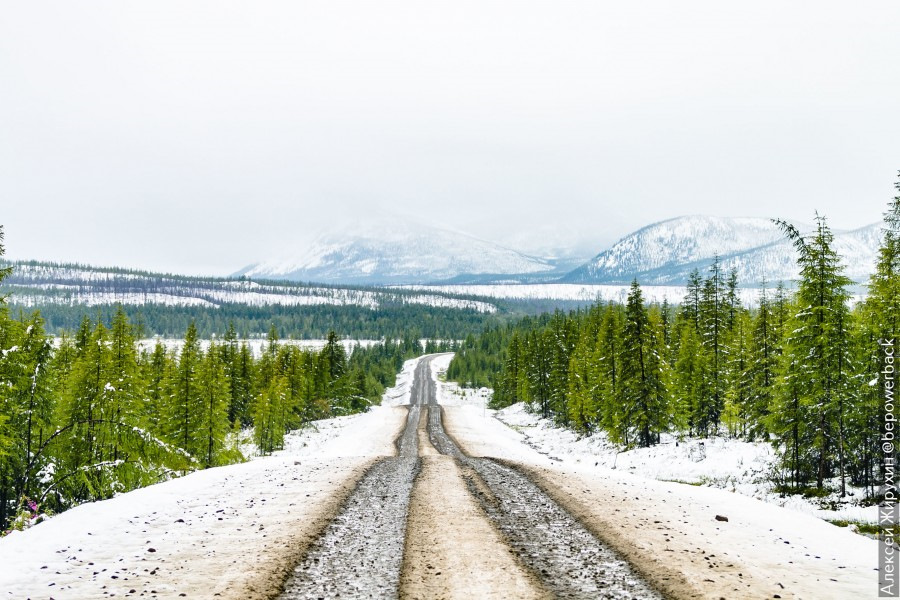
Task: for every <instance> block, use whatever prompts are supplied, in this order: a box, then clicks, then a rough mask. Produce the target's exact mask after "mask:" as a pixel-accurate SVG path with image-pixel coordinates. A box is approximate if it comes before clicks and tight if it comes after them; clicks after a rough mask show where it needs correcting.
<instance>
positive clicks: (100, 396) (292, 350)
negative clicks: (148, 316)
mask: <svg viewBox="0 0 900 600" xmlns="http://www.w3.org/2000/svg"><path fill="white" fill-rule="evenodd" d="M2 252H3V247H2V230H0V255H2ZM8 274H9V270H8V269H6V270H3V271H0V278H2V277H4V276H6V275H8ZM137 337H138V336H137V331H136V328H135V325H134V324H133V323H132V322H131V321H130V320H129V318H128V315H127V314H126V313H125V311H124V310H123V309H122V308H121V307H119V308H118V309H116V310H115V312H114V313H113V314H112V315H110V316H109V318H108V321H106V320H104V319H103V318H102V315H101V318H97V319H94V320H92V319H90V318H84V319H83V320H82V322H81V324H80V325H79V327H78V328H77V329H75V330H74V331H73V332H71V333H64V334H63V335H62V336H61V337H59V338H51V337H50V336H49V335H48V334H47V333H46V331H45V324H44V319H43V318H42V316H41V314H40V312H34V313H33V314H30V315H20V316H19V317H18V318H13V317H12V316H11V315H10V314H9V310H8V308H7V306H6V304H5V302H0V532H2V531H5V530H7V529H9V528H11V527H17V526H18V525H21V522H22V521H27V520H29V519H33V518H34V516H35V514H37V513H39V512H40V513H48V514H49V513H53V512H59V511H63V510H65V509H67V508H69V507H72V506H74V505H77V504H79V503H81V502H86V501H93V500H100V499H104V498H109V497H111V496H113V495H115V494H117V493H120V492H126V491H128V490H132V489H135V488H139V487H142V486H145V485H149V484H152V483H156V482H159V481H163V480H166V479H169V478H171V477H175V476H178V475H182V474H185V473H187V472H190V471H193V470H196V469H203V468H207V467H213V466H218V465H224V464H229V463H234V462H239V461H243V460H245V457H244V455H243V454H242V452H241V450H240V448H239V441H240V439H241V436H240V432H241V431H242V429H244V428H249V427H252V432H253V442H254V443H255V446H256V448H257V449H258V451H259V452H261V453H263V454H267V453H271V452H273V451H275V450H278V449H280V448H281V447H282V446H283V444H284V436H285V434H286V433H287V432H290V431H292V430H296V429H299V428H301V427H303V426H304V425H305V424H307V423H309V422H310V421H313V420H315V419H321V418H324V417H329V416H339V415H346V414H351V413H354V412H359V411H363V410H366V409H367V408H368V407H369V406H370V405H371V404H372V403H378V402H380V397H381V394H382V392H383V391H384V388H385V387H386V386H390V385H393V383H394V380H395V377H396V374H397V372H398V371H399V370H400V367H401V366H402V364H403V361H404V360H405V359H407V358H410V357H412V356H415V355H418V354H421V353H422V351H423V348H422V346H421V344H420V342H419V340H418V337H417V336H413V335H409V336H406V337H405V338H402V339H398V340H392V339H387V340H385V341H384V342H383V343H380V344H375V345H372V346H368V347H359V346H357V347H354V348H353V349H352V351H351V352H348V351H347V350H346V349H345V346H344V344H342V343H341V340H340V339H339V338H338V336H337V334H336V333H335V332H333V331H332V332H330V333H329V334H328V336H327V342H326V344H325V345H324V347H323V348H322V349H321V350H319V351H313V350H309V349H302V348H300V347H298V346H296V345H293V344H288V343H279V340H278V334H277V330H276V328H275V327H274V326H272V328H271V329H270V333H269V336H268V343H267V344H266V345H265V346H264V348H263V350H262V352H261V353H260V355H258V356H254V354H253V353H252V352H251V350H250V348H249V346H248V345H247V344H246V343H245V342H241V341H240V340H239V339H238V335H237V333H236V331H235V328H234V326H230V327H228V328H227V329H226V330H225V331H224V332H223V335H221V336H220V337H219V338H218V339H217V340H213V341H212V342H210V343H201V339H200V337H199V335H198V331H197V327H196V326H195V325H194V324H193V323H191V324H189V325H188V327H187V331H186V332H185V335H184V340H183V343H182V344H181V346H180V349H179V350H178V351H176V350H175V349H174V348H172V349H170V348H167V347H166V346H165V345H163V344H162V343H161V342H157V343H156V344H155V345H154V346H152V347H144V346H142V345H141V344H139V343H138V339H137ZM425 349H427V350H428V351H432V352H434V351H437V350H439V349H442V347H440V346H438V345H435V344H433V343H429V345H428V347H426V348H425ZM246 431H250V429H246Z"/></svg>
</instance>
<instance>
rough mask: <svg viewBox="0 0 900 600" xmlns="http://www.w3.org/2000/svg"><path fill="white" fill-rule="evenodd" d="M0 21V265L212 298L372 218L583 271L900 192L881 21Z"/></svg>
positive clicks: (115, 17) (889, 6)
mask: <svg viewBox="0 0 900 600" xmlns="http://www.w3.org/2000/svg"><path fill="white" fill-rule="evenodd" d="M0 15H2V16H0V224H2V225H3V226H4V228H5V231H6V237H7V240H6V244H7V254H8V256H10V257H14V258H40V259H55V260H78V261H85V262H90V263H95V264H103V265H120V266H134V267H145V268H155V269H166V270H170V271H176V272H185V273H211V274H227V273H230V272H232V271H235V270H237V269H238V268H240V267H242V266H244V265H245V264H248V263H250V262H253V261H255V260H258V259H261V258H265V257H266V256H269V255H271V254H273V253H275V254H278V253H283V251H284V249H285V248H292V247H295V248H298V249H302V248H303V247H304V244H306V243H308V242H309V241H310V238H311V237H313V236H314V235H315V234H316V233H317V232H318V231H319V230H320V229H321V228H322V227H323V226H328V225H333V224H334V223H340V222H341V221H342V220H343V219H345V218H347V216H348V215H351V216H353V217H360V216H365V215H366V214H369V213H370V212H376V211H378V212H380V211H385V210H388V211H393V212H395V213H398V214H405V213H410V214H414V215H415V217H416V218H417V219H418V220H424V221H428V222H435V223H444V224H446V225H448V226H450V227H452V228H456V229H461V230H465V231H468V232H470V233H473V234H475V235H478V236H481V237H486V238H489V239H493V240H495V241H501V242H503V241H506V242H509V241H510V240H513V241H515V243H518V244H519V245H523V246H529V245H530V246H532V248H538V247H539V246H540V245H541V244H544V243H546V242H548V241H549V242H552V241H554V240H556V239H559V238H562V237H563V236H564V235H571V237H572V239H573V240H582V241H584V240H587V241H588V242H589V243H590V244H593V245H599V246H601V247H597V248H596V249H595V250H596V251H599V250H602V249H603V248H602V246H603V245H605V244H609V243H611V242H613V241H614V240H615V239H616V238H618V237H620V236H622V235H624V234H627V233H629V232H630V231H631V230H633V229H636V228H638V227H640V226H643V225H646V224H648V223H650V222H654V221H659V220H662V219H665V218H669V217H674V216H678V215H682V214H692V213H702V214H715V215H725V216H745V215H750V216H766V217H769V216H782V217H787V218H795V219H801V220H807V221H808V220H810V218H811V217H812V214H813V211H815V210H818V211H819V212H821V213H824V214H825V215H827V216H828V217H829V218H830V219H831V223H832V225H833V226H834V227H836V228H852V227H857V226H862V225H865V224H868V223H871V222H874V221H877V220H879V219H880V217H881V213H882V211H883V210H884V208H885V206H886V203H887V202H888V201H889V200H890V198H891V197H892V196H893V195H894V189H893V184H894V182H895V181H896V177H897V170H898V169H900V35H898V29H897V27H898V23H900V2H897V1H896V0H885V1H882V2H866V1H857V2H830V1H822V0H819V1H815V2H785V1H783V0H779V1H777V2H761V1H759V0H754V1H752V2H722V1H721V0H712V1H709V2H691V1H679V2H673V1H670V0H666V1H646V0H644V1H641V2H622V1H620V2H602V1H599V0H593V1H589V2H574V1H569V2H566V1H559V0H553V1H547V2H533V1H525V0H510V1H508V2H490V1H486V0H477V1H473V2H469V1H465V0H452V1H447V2H437V1H433V0H429V1H427V2H422V1H421V0H414V1H409V2H388V1H384V0H380V1H378V2H368V1H364V0H360V1H357V2H342V1H338V0H323V1H321V2H318V1H300V0H291V1H286V2H274V1H260V0H253V1H247V2H233V1H225V0H214V1H209V2H201V1H192V2H184V1H182V0H178V1H171V2H170V1H162V0H152V1H151V0H146V1H140V2H136V1H131V2H124V1H122V0H109V1H105V2H104V1H98V0H93V1H91V2H72V1H70V0H63V1H59V2H43V1H39V0H28V1H26V2H22V1H19V0H0ZM530 241H534V243H533V244H529V243H528V242H530ZM532 248H529V249H532Z"/></svg>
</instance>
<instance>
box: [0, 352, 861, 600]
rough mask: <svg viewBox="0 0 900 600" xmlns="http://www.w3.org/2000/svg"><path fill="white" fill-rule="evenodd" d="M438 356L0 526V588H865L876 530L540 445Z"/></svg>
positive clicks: (736, 591) (797, 591)
mask: <svg viewBox="0 0 900 600" xmlns="http://www.w3.org/2000/svg"><path fill="white" fill-rule="evenodd" d="M448 362H449V357H448V356H446V355H442V356H438V357H430V358H426V359H423V360H419V361H409V362H408V363H407V364H406V365H405V366H404V371H403V373H401V375H400V377H399V378H398V386H397V387H396V388H394V389H393V390H391V391H389V393H388V394H386V396H385V402H384V406H380V407H376V408H374V409H373V410H371V411H370V412H368V413H366V414H363V415H355V416H351V417H340V418H335V419H330V420H328V421H322V422H319V423H318V424H317V426H316V430H313V431H304V432H302V433H300V434H295V435H292V436H290V437H289V439H288V443H287V448H286V449H285V450H284V451H283V452H280V453H278V454H276V455H275V456H272V457H267V458H260V459H256V460H253V461H251V462H249V463H245V464H241V465H233V466H230V467H221V468H217V469H209V470H206V471H202V472H198V473H194V474H191V475H189V476H186V477H183V478H180V479H177V480H173V481H170V482H166V483H162V484H158V485H155V486H151V487H148V488H145V489H142V490H138V491H135V492H131V493H128V494H123V495H121V496H118V497H116V498H114V499H112V500H107V501H104V502H97V503H93V504H87V505H83V506H80V507H77V508H75V509H72V510H70V511H68V512H67V513H64V514H62V515H60V516H58V517H54V518H53V519H50V520H49V521H48V522H46V523H44V524H41V525H38V526H36V527H34V528H33V529H31V530H28V531H26V532H21V533H14V534H12V535H10V536H8V537H6V538H3V539H0V599H2V598H16V599H18V598H34V599H39V598H55V599H64V598H73V599H89V598H109V597H113V596H115V597H126V598H128V597H131V598H137V597H143V598H185V597H186V598H229V599H244V598H259V599H262V598H275V597H278V596H279V595H280V594H282V593H284V594H285V597H286V598H308V597H315V598H318V597H323V598H332V597H337V596H338V595H340V597H344V598H346V597H382V598H398V597H399V598H476V597H477V598H529V599H530V598H552V597H570V598H603V597H612V598H619V597H622V598H625V597H627V598H632V597H634V598H653V597H660V595H658V594H657V592H654V591H653V590H652V589H650V588H651V587H652V588H653V589H656V590H659V591H660V592H661V595H662V597H671V598H709V599H718V598H729V599H731V598H776V597H780V598H809V599H816V600H819V599H828V598H834V599H852V598H874V597H875V596H876V594H877V587H876V586H877V579H876V575H877V573H876V572H875V571H874V567H875V566H876V565H875V563H876V558H877V553H876V544H875V542H874V541H872V540H869V539H867V538H864V537H862V536H859V535H856V534H853V533H852V532H850V531H848V530H846V529H842V528H838V527H834V526H832V525H830V524H828V523H825V522H823V521H821V520H819V519H815V518H813V517H810V516H809V515H804V514H800V513H796V512H793V511H790V510H787V509H784V508H781V507H777V506H772V505H769V504H766V503H763V502H760V501H758V500H754V499H752V498H748V497H744V496H741V495H739V494H733V493H729V492H727V491H724V490H719V489H709V488H703V487H695V486H689V485H682V484H678V483H669V482H661V481H655V480H649V479H645V478H642V477H637V476H634V475H630V474H627V473H621V472H618V471H612V470H610V469H607V468H605V467H603V466H596V465H595V464H594V461H593V460H591V461H590V462H589V463H588V462H587V461H583V460H582V459H580V458H577V457H576V458H573V457H574V456H575V455H566V454H564V453H559V457H557V458H556V459H555V460H551V459H550V458H548V457H547V456H546V455H544V454H540V453H538V452H537V451H535V450H534V449H533V448H531V447H529V446H528V445H526V444H525V443H524V440H523V438H524V436H523V435H522V434H520V433H519V432H517V431H516V430H515V429H512V428H510V427H508V426H506V425H504V424H503V423H501V422H500V421H498V420H497V419H494V418H492V417H491V413H490V411H486V410H485V409H484V408H483V407H482V406H481V403H480V400H478V403H477V404H475V403H473V402H472V401H471V400H470V399H467V398H465V397H463V396H462V395H457V393H456V391H455V390H454V389H453V387H452V386H451V385H448V384H445V383H441V382H437V381H436V377H435V376H434V374H433V373H429V370H433V371H437V370H440V369H442V368H446V365H447V363H448ZM438 404H440V406H439V405H438ZM717 514H725V515H727V516H728V517H729V521H728V522H720V521H717V520H716V519H715V518H714V516H715V515H717ZM621 557H626V558H627V562H626V561H623V559H622V558H621ZM629 565H630V566H629Z"/></svg>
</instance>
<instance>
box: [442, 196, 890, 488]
mask: <svg viewBox="0 0 900 600" xmlns="http://www.w3.org/2000/svg"><path fill="white" fill-rule="evenodd" d="M898 189H900V184H898ZM777 223H778V224H779V226H780V227H781V229H782V231H783V232H784V233H785V235H786V236H787V237H788V238H789V239H790V240H791V241H792V242H793V244H794V247H795V249H796V253H797V262H798V266H799V270H800V275H799V280H798V281H797V282H796V286H795V287H794V288H792V289H791V290H788V289H786V288H785V287H784V286H783V285H781V284H779V285H778V286H777V287H776V288H775V289H774V290H772V289H766V288H765V287H763V289H761V290H760V291H759V296H758V300H757V301H756V302H754V305H753V306H745V305H744V303H742V301H741V294H740V293H739V288H738V281H737V276H736V274H735V272H734V271H732V272H730V273H724V272H723V271H722V268H721V266H720V264H719V261H718V259H716V260H714V261H713V263H712V265H711V266H710V267H709V269H708V271H707V272H706V273H700V272H699V271H696V270H695V271H694V272H693V274H692V275H691V277H690V280H689V282H688V284H687V286H686V294H685V296H684V297H683V298H682V299H681V302H680V304H679V305H677V306H672V305H669V303H668V302H663V303H662V304H650V305H648V304H647V303H646V302H645V301H644V298H643V294H642V291H641V287H640V285H639V284H638V282H637V281H634V282H633V283H632V285H631V289H630V293H629V294H628V298H627V301H626V303H625V304H624V305H620V304H615V303H609V304H596V305H594V306H592V307H590V308H588V309H586V310H579V311H572V312H569V313H563V312H561V311H557V312H555V313H553V314H551V315H545V316H544V317H541V318H537V319H525V320H523V321H521V322H520V323H518V324H514V325H507V326H499V327H494V328H488V329H485V330H484V331H483V332H482V333H481V335H480V336H477V337H476V336H470V337H469V338H467V339H466V341H465V342H464V344H463V346H462V348H461V349H460V350H459V351H458V353H457V356H456V357H455V358H454V361H453V363H451V365H450V368H449V371H448V377H450V378H451V379H454V380H456V381H458V382H460V383H461V384H463V385H489V386H490V387H492V388H493V389H494V394H493V398H492V405H493V406H494V407H495V408H502V407H504V406H508V405H510V404H513V403H516V402H525V403H527V405H528V406H529V407H530V408H531V409H532V410H533V411H535V412H539V413H540V414H541V415H542V416H544V417H546V418H550V419H553V420H555V421H556V422H557V423H559V424H561V425H563V426H566V427H570V428H572V429H574V430H576V431H578V432H579V433H582V434H592V433H595V432H605V434H606V435H607V436H608V437H609V439H610V440H611V441H613V442H614V443H617V444H620V445H622V446H624V447H626V448H631V447H646V446H652V445H654V444H657V443H659V442H660V441H661V436H662V435H664V434H671V435H673V436H676V439H677V438H686V437H696V438H703V437H708V436H729V437H732V438H738V439H744V440H748V441H767V442H771V443H772V444H773V445H774V447H775V448H776V449H777V451H778V455H779V457H780V460H779V468H778V472H777V473H774V474H773V475H772V476H773V478H774V480H775V483H776V484H777V485H778V487H779V489H780V490H782V491H783V492H786V493H793V492H804V493H810V494H821V493H824V492H826V491H827V488H828V486H829V485H831V484H832V482H833V487H834V488H835V490H836V491H839V492H840V494H841V495H842V496H843V495H845V494H846V490H847V485H848V484H852V485H855V486H858V487H862V488H864V489H865V490H866V495H867V496H869V497H872V498H876V497H877V496H878V486H879V485H880V484H881V482H882V479H883V476H884V474H883V472H882V455H881V443H880V441H879V438H880V434H881V428H882V420H883V415H884V407H883V404H884V402H883V400H884V399H883V390H884V383H885V377H886V375H885V374H884V373H883V371H884V370H885V369H883V366H884V364H883V362H884V358H883V357H884V352H885V350H884V349H885V348H886V347H893V345H892V343H891V342H892V341H894V337H895V334H896V332H897V331H898V327H897V326H898V319H900V196H898V197H896V198H894V199H893V201H892V202H891V203H890V204H889V208H888V211H887V212H886V213H885V227H884V238H883V242H882V245H881V248H880V252H879V255H878V259H877V265H876V269H875V272H874V274H873V276H872V278H871V281H870V282H869V286H868V288H869V289H868V295H867V296H866V297H865V299H864V300H862V301H860V302H857V303H855V304H854V303H853V302H852V301H851V300H852V299H851V294H850V292H849V288H850V286H851V284H852V282H851V281H850V280H849V279H848V278H847V277H846V276H845V275H844V266H843V265H842V263H841V257H840V256H839V255H838V254H837V252H836V251H835V249H834V244H833V236H832V233H831V230H830V228H829V227H828V224H827V222H826V220H825V219H824V218H823V217H818V216H817V218H816V221H815V223H816V225H815V228H814V230H813V231H812V232H811V233H810V234H806V235H804V234H801V233H800V232H799V231H798V230H797V229H796V228H795V227H793V226H792V225H790V224H788V223H786V222H782V221H777Z"/></svg>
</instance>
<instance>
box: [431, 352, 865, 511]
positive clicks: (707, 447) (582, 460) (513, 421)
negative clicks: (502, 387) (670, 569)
mask: <svg viewBox="0 0 900 600" xmlns="http://www.w3.org/2000/svg"><path fill="white" fill-rule="evenodd" d="M450 360H452V355H446V358H445V357H441V358H439V359H436V360H435V361H434V362H433V363H432V365H433V366H434V369H433V371H432V373H433V374H434V377H435V378H436V381H437V382H438V402H440V403H441V404H444V405H445V406H469V407H471V408H472V409H474V410H481V411H482V414H483V415H484V416H492V417H495V418H496V419H498V420H499V421H501V422H502V423H504V424H506V425H507V426H508V427H509V428H510V429H511V430H513V431H514V432H515V433H516V436H517V437H518V438H519V439H520V441H521V442H522V443H524V444H526V445H527V446H530V447H531V448H533V449H534V450H536V451H537V452H538V453H540V454H542V455H544V456H547V457H548V458H550V459H552V460H554V461H557V462H564V463H568V464H575V465H583V466H585V467H588V468H596V469H597V470H598V471H602V470H609V469H615V470H617V471H622V472H627V473H632V474H634V475H639V476H641V477H646V478H649V479H657V480H661V481H672V482H677V483H682V484H687V485H693V486H707V487H714V488H720V489H724V490H728V491H731V492H736V493H739V494H742V495H745V496H750V497H752V498H757V499H759V500H764V501H766V502H768V503H771V504H775V505H778V506H782V507H786V508H789V509H791V510H795V511H798V512H802V513H805V514H809V515H812V516H815V517H819V518H821V519H824V520H827V521H851V522H861V523H872V524H875V523H877V522H878V507H877V506H859V503H858V500H859V499H860V498H862V497H863V492H862V490H859V489H854V488H852V487H851V488H848V492H849V493H850V494H852V495H849V496H848V498H847V499H846V500H844V501H843V502H841V501H839V499H838V498H834V497H829V498H828V499H827V503H828V504H829V506H827V508H823V506H822V504H823V502H822V501H817V500H816V499H814V498H803V497H802V496H798V495H792V496H786V497H781V496H780V495H779V494H777V493H775V492H773V491H772V484H771V481H770V476H771V474H772V472H773V471H774V469H775V468H776V463H777V457H776V455H775V452H774V450H773V448H772V446H771V444H767V443H764V442H758V443H751V442H744V441H740V440H733V439H725V438H709V439H691V440H684V441H678V440H676V439H675V438H674V437H672V436H663V440H662V442H663V443H661V444H658V445H656V446H653V447H651V448H637V449H634V450H629V451H627V452H621V451H620V450H619V448H618V447H617V446H615V445H614V444H611V443H610V442H609V440H608V439H607V438H606V436H605V434H595V435H592V436H588V437H579V436H578V435H577V434H576V433H575V432H574V431H572V430H570V429H565V428H563V427H558V426H556V425H555V424H554V423H553V422H552V421H550V420H548V419H542V418H541V417H540V416H538V415H535V414H532V413H530V412H528V410H527V409H526V407H525V405H524V404H522V403H519V404H515V405H513V406H510V407H507V408H504V409H502V410H499V411H494V410H491V409H488V408H486V407H487V404H488V403H489V402H490V397H491V390H489V389H487V388H480V389H471V388H461V387H459V385H457V384H456V383H455V382H447V381H443V378H442V374H443V373H444V372H446V370H447V367H448V366H449V364H450Z"/></svg>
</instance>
